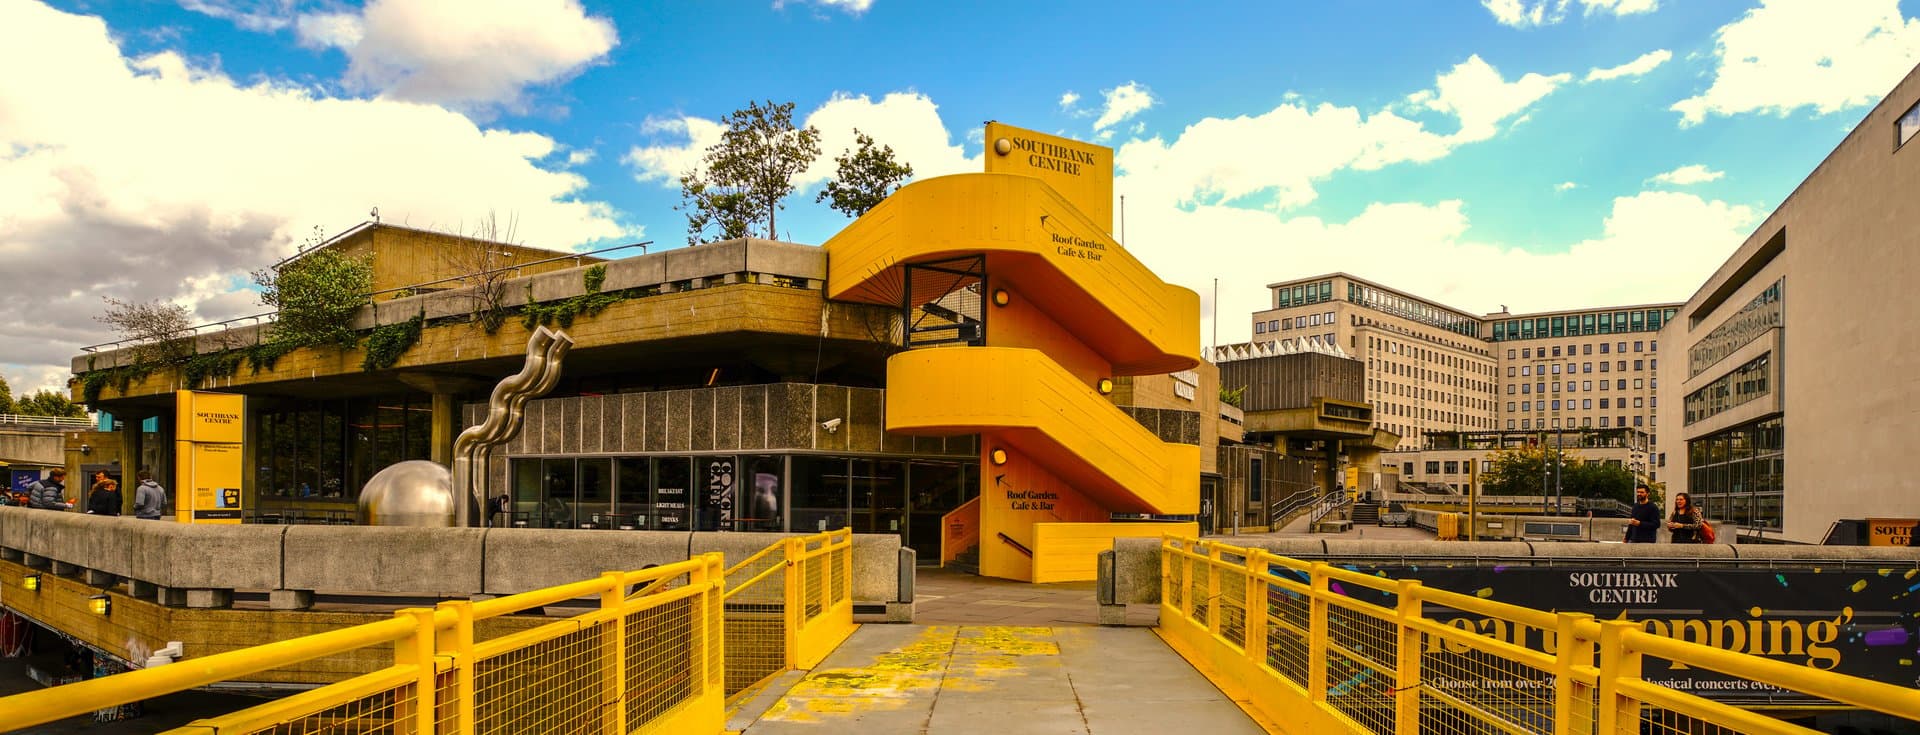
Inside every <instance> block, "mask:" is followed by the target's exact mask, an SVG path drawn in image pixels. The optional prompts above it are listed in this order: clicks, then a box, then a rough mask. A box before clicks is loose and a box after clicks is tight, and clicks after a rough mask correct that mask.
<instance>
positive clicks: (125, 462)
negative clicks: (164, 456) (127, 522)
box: [120, 416, 146, 515]
mask: <svg viewBox="0 0 1920 735" xmlns="http://www.w3.org/2000/svg"><path fill="white" fill-rule="evenodd" d="M145 420H146V419H145V418H141V417H133V416H129V417H127V418H126V420H125V421H123V422H122V423H121V424H120V513H121V514H123V515H133V489H134V488H135V487H138V486H139V485H140V479H139V478H140V470H143V469H146V465H145V464H143V463H142V460H141V457H142V454H141V451H140V450H141V448H142V445H143V444H144V443H145V441H144V440H145V434H143V433H141V431H140V424H141V423H142V422H144V421H145Z"/></svg>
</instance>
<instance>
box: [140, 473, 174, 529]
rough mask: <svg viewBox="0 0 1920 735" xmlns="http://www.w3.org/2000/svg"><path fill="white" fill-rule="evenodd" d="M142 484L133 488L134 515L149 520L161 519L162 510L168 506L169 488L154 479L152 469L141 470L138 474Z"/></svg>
mask: <svg viewBox="0 0 1920 735" xmlns="http://www.w3.org/2000/svg"><path fill="white" fill-rule="evenodd" d="M138 477H139V478H140V484H139V485H136V486H134V488H133V517H135V518H139V519H142V520H148V521H157V520H160V514H161V512H162V510H164V509H165V508H166V507H167V490H166V488H163V487H160V483H157V482H154V481H153V471H152V470H141V471H140V474H139V475H138Z"/></svg>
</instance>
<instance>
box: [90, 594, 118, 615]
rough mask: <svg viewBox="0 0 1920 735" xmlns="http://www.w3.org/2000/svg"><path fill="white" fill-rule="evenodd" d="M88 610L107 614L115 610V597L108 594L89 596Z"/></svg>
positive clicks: (98, 613)
mask: <svg viewBox="0 0 1920 735" xmlns="http://www.w3.org/2000/svg"><path fill="white" fill-rule="evenodd" d="M87 610H89V611H91V612H92V613H93V614H95V615H105V614H107V613H108V612H111V611H112V610H113V598H111V597H108V596H106V595H94V596H92V597H89V598H87Z"/></svg>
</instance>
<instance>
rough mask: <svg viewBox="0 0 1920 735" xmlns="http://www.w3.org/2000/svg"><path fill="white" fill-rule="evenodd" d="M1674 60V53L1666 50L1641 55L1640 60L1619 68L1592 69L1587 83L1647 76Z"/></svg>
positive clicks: (1588, 73) (1589, 71) (1588, 72)
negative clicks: (1648, 73)
mask: <svg viewBox="0 0 1920 735" xmlns="http://www.w3.org/2000/svg"><path fill="white" fill-rule="evenodd" d="M1672 58H1673V52H1672V51H1668V50H1666V49H1658V50H1655V51H1648V52H1646V53H1644V54H1641V55H1640V58H1637V59H1634V60H1632V61H1629V62H1627V63H1625V64H1621V65H1619V66H1613V67H1607V68H1605V69H1602V68H1598V67H1595V68H1593V69H1590V70H1588V71H1587V78H1586V81H1589V82H1604V81H1607V80H1609V79H1619V78H1621V77H1637V76H1641V75H1643V74H1646V73H1647V72H1650V71H1653V70H1654V69H1656V68H1658V67H1659V66H1660V65H1661V64H1665V63H1667V61H1668V60H1669V59H1672Z"/></svg>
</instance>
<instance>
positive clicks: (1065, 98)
mask: <svg viewBox="0 0 1920 735" xmlns="http://www.w3.org/2000/svg"><path fill="white" fill-rule="evenodd" d="M1079 101H1080V95H1078V94H1075V93H1074V91H1073V90H1071V89H1069V90H1067V91H1066V92H1064V93H1062V94H1061V95H1060V109H1062V110H1072V109H1073V106H1074V104H1075V103H1077V102H1079Z"/></svg>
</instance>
